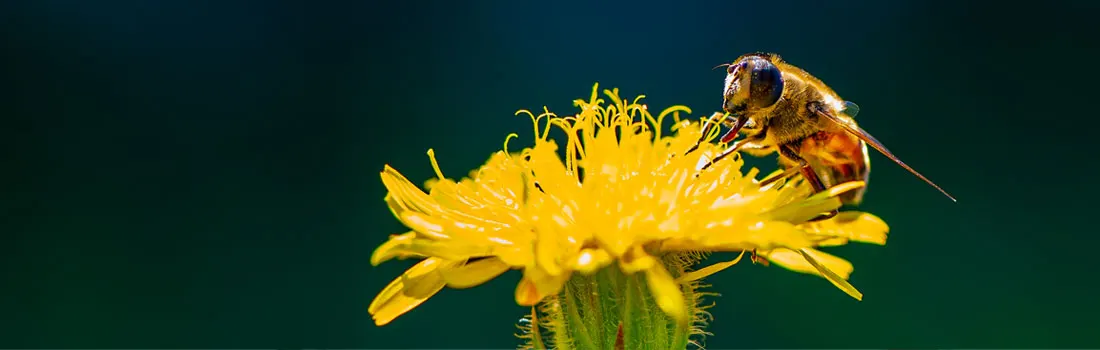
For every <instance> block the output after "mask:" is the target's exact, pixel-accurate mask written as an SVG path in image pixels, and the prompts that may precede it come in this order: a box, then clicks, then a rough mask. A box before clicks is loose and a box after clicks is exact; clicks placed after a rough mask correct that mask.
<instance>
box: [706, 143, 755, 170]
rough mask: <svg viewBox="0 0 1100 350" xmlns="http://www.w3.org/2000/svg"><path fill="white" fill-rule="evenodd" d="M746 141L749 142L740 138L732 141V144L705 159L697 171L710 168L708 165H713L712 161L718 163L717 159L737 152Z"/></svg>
mask: <svg viewBox="0 0 1100 350" xmlns="http://www.w3.org/2000/svg"><path fill="white" fill-rule="evenodd" d="M746 143H749V140H748V139H742V140H738V141H737V142H734V143H733V145H730V146H729V147H727V148H726V150H724V151H722V153H719V154H718V155H717V156H715V157H714V158H711V159H709V160H707V163H706V164H703V166H702V167H701V168H699V171H703V170H707V168H710V166H711V165H714V163H718V161H720V160H722V159H723V158H726V157H729V155H731V154H733V153H735V152H737V150H738V149H741V147H743V146H745V144H746Z"/></svg>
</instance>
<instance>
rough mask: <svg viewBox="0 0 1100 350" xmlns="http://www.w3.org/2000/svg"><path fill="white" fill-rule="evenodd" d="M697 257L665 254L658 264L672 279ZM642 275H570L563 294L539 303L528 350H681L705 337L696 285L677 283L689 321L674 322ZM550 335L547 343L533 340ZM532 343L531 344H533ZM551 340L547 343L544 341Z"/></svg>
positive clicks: (612, 269)
mask: <svg viewBox="0 0 1100 350" xmlns="http://www.w3.org/2000/svg"><path fill="white" fill-rule="evenodd" d="M696 260H697V258H695V257H693V256H692V255H691V254H687V253H674V254H668V255H666V256H665V257H664V258H663V259H661V261H662V262H663V263H664V265H665V267H666V268H668V270H669V272H670V273H672V274H673V277H674V278H675V277H678V276H680V275H682V274H683V273H684V272H685V269H686V267H687V266H688V265H689V264H690V263H692V262H694V261H696ZM646 283H647V282H646V276H645V274H644V273H641V272H636V273H629V274H627V273H623V272H622V270H620V269H619V267H618V266H615V265H612V266H608V267H606V268H603V269H601V270H599V271H597V272H596V273H594V274H591V275H585V274H580V273H577V274H574V275H573V277H572V278H571V279H570V280H569V282H567V283H566V284H565V287H564V288H563V289H562V291H561V293H559V294H558V295H557V296H555V297H553V298H547V299H546V300H544V301H543V302H542V303H541V304H540V305H539V308H538V309H539V314H538V315H536V316H537V317H531V318H529V319H530V320H538V323H539V324H537V325H534V324H533V325H532V328H535V327H541V328H543V329H545V330H546V331H547V332H538V333H531V332H529V333H528V334H527V335H528V336H527V338H528V340H529V342H528V344H527V347H528V348H535V349H538V348H542V347H543V346H545V345H544V344H547V343H549V345H550V346H552V347H553V348H555V349H562V350H568V349H601V350H602V349H606V350H618V349H638V350H648V349H661V350H669V349H677V350H679V349H685V348H687V346H688V344H689V343H691V339H690V336H691V335H692V334H703V332H702V330H701V329H700V328H701V327H702V326H703V324H702V323H703V322H701V318H700V317H698V316H701V315H703V314H704V312H703V311H702V310H701V308H700V307H699V305H698V304H699V303H698V301H699V296H700V293H698V292H696V288H698V284H697V283H694V282H681V283H680V289H681V291H682V292H683V293H684V296H685V297H686V298H685V304H686V305H685V307H686V308H687V310H688V315H689V316H690V319H686V320H683V321H677V320H675V319H673V318H671V317H669V316H668V315H667V314H666V313H665V312H663V311H662V310H661V309H660V308H659V307H658V306H657V301H656V300H654V298H653V296H652V294H651V293H650V291H649V287H648V285H647V284H646ZM536 337H538V338H542V337H548V339H532V338H536ZM532 340H533V341H532ZM548 340H549V341H548Z"/></svg>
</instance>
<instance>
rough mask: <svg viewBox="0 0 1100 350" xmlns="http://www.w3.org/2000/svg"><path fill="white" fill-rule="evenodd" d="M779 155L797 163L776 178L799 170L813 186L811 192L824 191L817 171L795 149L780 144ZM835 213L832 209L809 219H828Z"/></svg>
mask: <svg viewBox="0 0 1100 350" xmlns="http://www.w3.org/2000/svg"><path fill="white" fill-rule="evenodd" d="M779 155H780V156H782V157H785V158H787V159H789V160H791V161H794V162H795V163H798V165H796V166H794V167H791V168H790V169H788V170H787V171H784V172H783V175H781V176H778V177H776V179H778V178H783V177H787V176H791V175H794V172H801V173H802V178H804V179H806V181H809V182H810V187H813V191H814V192H813V193H815V194H816V193H819V192H823V191H825V185H823V184H822V183H821V178H819V177H817V173H815V172H814V169H813V167H811V166H810V163H809V162H807V161H806V159H803V158H802V156H799V155H798V152H795V150H794V149H792V148H791V146H790V145H780V146H779ZM788 174H790V175H788ZM837 213H838V212H837V210H836V209H833V210H832V211H830V212H828V213H826V214H822V215H820V216H818V217H815V218H813V219H811V220H810V221H819V220H825V219H829V218H832V217H834V216H836V215H837Z"/></svg>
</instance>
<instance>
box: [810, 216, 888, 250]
mask: <svg viewBox="0 0 1100 350" xmlns="http://www.w3.org/2000/svg"><path fill="white" fill-rule="evenodd" d="M801 227H802V229H803V230H804V231H806V232H809V233H814V234H819V235H823V236H833V237H836V238H839V240H829V241H826V242H822V243H820V245H822V246H826V245H837V243H839V244H844V243H846V242H847V241H849V240H851V241H856V242H865V243H872V244H879V245H882V244H886V234H887V233H888V232H889V231H890V227H889V226H887V225H886V222H884V221H882V219H880V218H879V217H877V216H874V215H872V214H870V213H864V212H858V211H846V212H841V213H839V214H837V216H836V217H834V218H832V219H829V220H825V221H820V222H812V223H806V224H803V225H802V226H801ZM827 242H828V243H832V244H826V243H827Z"/></svg>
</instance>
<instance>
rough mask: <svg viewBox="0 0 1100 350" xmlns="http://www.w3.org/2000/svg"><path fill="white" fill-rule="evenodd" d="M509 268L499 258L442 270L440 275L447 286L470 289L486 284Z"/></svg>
mask: <svg viewBox="0 0 1100 350" xmlns="http://www.w3.org/2000/svg"><path fill="white" fill-rule="evenodd" d="M508 268H509V266H508V265H507V264H505V263H504V262H502V261H500V259H498V258H485V259H481V260H477V261H474V262H467V263H466V264H464V265H457V266H455V267H452V268H446V269H440V270H439V273H440V274H441V275H442V276H443V280H444V281H446V282H447V286H448V287H451V288H470V287H473V286H477V285H479V284H482V283H485V282H486V281H489V280H491V279H493V278H496V277H497V276H500V274H502V273H504V271H508Z"/></svg>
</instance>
